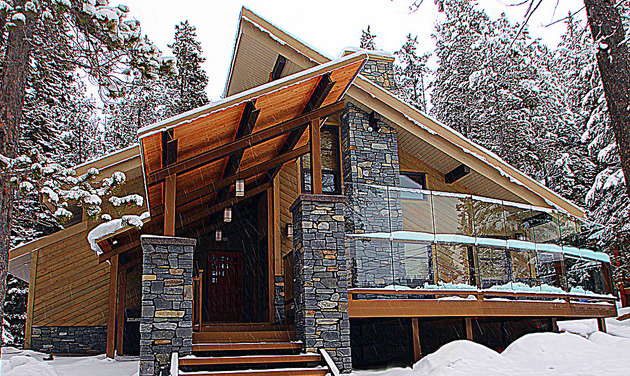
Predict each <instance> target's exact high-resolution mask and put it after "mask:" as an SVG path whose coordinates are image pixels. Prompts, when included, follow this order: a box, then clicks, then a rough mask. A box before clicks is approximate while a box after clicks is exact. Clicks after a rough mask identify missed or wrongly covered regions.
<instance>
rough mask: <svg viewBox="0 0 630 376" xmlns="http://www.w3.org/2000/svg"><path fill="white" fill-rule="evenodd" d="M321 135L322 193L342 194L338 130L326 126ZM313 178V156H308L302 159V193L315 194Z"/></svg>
mask: <svg viewBox="0 0 630 376" xmlns="http://www.w3.org/2000/svg"><path fill="white" fill-rule="evenodd" d="M320 135H321V145H322V193H325V194H341V169H340V168H339V166H340V161H339V154H340V152H339V132H338V128H337V127H333V126H326V125H324V126H323V127H322V129H321V132H320ZM311 177H312V175H311V156H310V154H306V155H304V156H303V157H302V192H304V193H312V192H313V185H312V179H311Z"/></svg>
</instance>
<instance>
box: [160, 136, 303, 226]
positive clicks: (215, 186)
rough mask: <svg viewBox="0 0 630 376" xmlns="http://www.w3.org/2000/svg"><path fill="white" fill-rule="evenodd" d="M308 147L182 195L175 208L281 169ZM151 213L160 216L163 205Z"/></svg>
mask: <svg viewBox="0 0 630 376" xmlns="http://www.w3.org/2000/svg"><path fill="white" fill-rule="evenodd" d="M309 149H310V146H309V145H304V146H302V147H301V148H298V149H294V150H291V151H289V152H287V153H283V154H280V155H278V156H276V157H274V158H272V159H270V160H268V161H265V162H262V163H260V164H257V165H255V166H252V167H250V168H248V169H246V170H243V171H241V172H238V173H236V174H234V175H231V176H228V177H226V178H223V179H221V180H218V181H216V182H214V183H211V184H210V185H207V186H205V187H203V188H199V189H197V190H195V191H192V192H190V193H187V194H185V195H182V196H180V197H178V198H177V204H176V206H177V207H181V206H182V205H185V204H188V203H190V202H193V201H195V200H197V199H200V198H201V197H204V196H207V195H209V194H211V193H214V192H216V191H218V190H220V189H221V188H224V187H227V186H229V185H231V184H233V183H234V182H235V181H236V180H237V179H247V178H251V177H253V176H256V175H258V174H261V173H263V172H265V171H269V170H271V169H275V168H278V167H282V165H283V164H285V163H286V162H288V161H290V160H292V159H295V158H297V157H300V156H302V155H304V154H306V153H308V152H309ZM151 212H152V213H153V212H154V213H155V214H154V215H155V216H158V215H160V214H163V213H164V205H157V206H156V207H155V208H153V209H152V210H151Z"/></svg>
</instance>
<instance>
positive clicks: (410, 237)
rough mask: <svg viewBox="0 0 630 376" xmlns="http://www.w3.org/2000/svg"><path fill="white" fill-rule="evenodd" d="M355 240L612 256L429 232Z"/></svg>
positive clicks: (603, 258) (585, 256)
mask: <svg viewBox="0 0 630 376" xmlns="http://www.w3.org/2000/svg"><path fill="white" fill-rule="evenodd" d="M346 236H348V237H350V238H354V239H362V240H377V241H379V240H380V241H391V242H400V243H426V242H429V243H457V244H475V245H479V246H489V247H497V248H505V249H514V250H520V251H538V252H548V253H557V254H563V255H565V256H569V257H575V258H582V259H586V260H593V261H603V262H607V263H610V256H608V255H607V254H606V253H603V252H595V251H591V250H590V249H584V248H576V247H571V246H566V245H557V244H549V243H535V242H530V241H525V240H515V239H508V240H504V239H496V238H479V237H475V236H468V235H458V234H431V233H428V232H416V231H393V232H372V233H366V234H347V235H346Z"/></svg>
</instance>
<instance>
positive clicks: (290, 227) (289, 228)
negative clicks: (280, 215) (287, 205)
mask: <svg viewBox="0 0 630 376" xmlns="http://www.w3.org/2000/svg"><path fill="white" fill-rule="evenodd" d="M287 237H288V238H292V237H293V224H292V223H287Z"/></svg>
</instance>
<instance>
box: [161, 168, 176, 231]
mask: <svg viewBox="0 0 630 376" xmlns="http://www.w3.org/2000/svg"><path fill="white" fill-rule="evenodd" d="M176 196H177V175H170V176H168V177H166V180H165V181H164V236H175V210H176V208H175V202H176V200H177V198H176Z"/></svg>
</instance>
